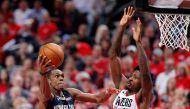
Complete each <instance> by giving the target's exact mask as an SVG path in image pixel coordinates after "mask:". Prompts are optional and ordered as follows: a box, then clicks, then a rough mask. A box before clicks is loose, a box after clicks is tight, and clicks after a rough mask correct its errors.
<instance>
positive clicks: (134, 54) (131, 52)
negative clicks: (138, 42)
mask: <svg viewBox="0 0 190 109" xmlns="http://www.w3.org/2000/svg"><path fill="white" fill-rule="evenodd" d="M127 54H128V55H129V56H131V57H132V59H133V68H135V67H136V66H137V65H138V58H137V48H136V47H135V46H134V45H129V46H128V47H127Z"/></svg>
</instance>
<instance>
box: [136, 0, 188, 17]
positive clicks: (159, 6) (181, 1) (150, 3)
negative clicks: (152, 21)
mask: <svg viewBox="0 0 190 109" xmlns="http://www.w3.org/2000/svg"><path fill="white" fill-rule="evenodd" d="M135 7H136V8H137V9H139V10H142V11H145V12H150V13H172V14H190V0H136V1H135Z"/></svg>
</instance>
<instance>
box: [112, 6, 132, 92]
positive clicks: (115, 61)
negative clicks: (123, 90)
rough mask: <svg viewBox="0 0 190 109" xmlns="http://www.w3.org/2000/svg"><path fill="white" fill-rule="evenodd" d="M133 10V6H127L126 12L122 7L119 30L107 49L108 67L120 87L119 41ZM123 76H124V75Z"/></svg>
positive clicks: (116, 84) (116, 85) (117, 86)
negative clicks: (122, 13) (108, 49)
mask: <svg viewBox="0 0 190 109" xmlns="http://www.w3.org/2000/svg"><path fill="white" fill-rule="evenodd" d="M134 13H135V10H134V9H133V7H129V8H128V11H127V13H126V8H125V9H124V15H123V17H122V18H121V20H120V26H119V31H118V32H117V34H116V36H115V37H116V40H115V41H114V42H113V44H112V46H111V48H110V51H109V60H110V68H111V75H112V79H113V82H114V84H115V87H116V88H118V89H119V88H120V84H121V80H122V77H124V76H122V74H121V62H120V59H119V56H120V53H121V43H122V37H123V33H124V31H125V28H126V26H127V23H128V21H129V20H130V19H131V18H132V17H133V15H134ZM124 78H125V77H124Z"/></svg>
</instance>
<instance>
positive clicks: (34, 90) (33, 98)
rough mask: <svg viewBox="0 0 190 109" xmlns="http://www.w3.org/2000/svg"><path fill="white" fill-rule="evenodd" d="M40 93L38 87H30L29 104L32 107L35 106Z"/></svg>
mask: <svg viewBox="0 0 190 109" xmlns="http://www.w3.org/2000/svg"><path fill="white" fill-rule="evenodd" d="M39 93H40V88H39V86H32V87H31V88H30V91H29V98H28V99H29V102H30V103H31V104H32V106H33V107H36V106H37V103H38V97H39Z"/></svg>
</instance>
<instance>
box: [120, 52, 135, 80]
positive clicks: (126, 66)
mask: <svg viewBox="0 0 190 109" xmlns="http://www.w3.org/2000/svg"><path fill="white" fill-rule="evenodd" d="M121 68H122V73H123V74H124V75H125V76H127V77H128V76H130V74H131V72H132V71H133V59H132V58H131V57H130V56H125V57H123V58H122V59H121Z"/></svg>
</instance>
